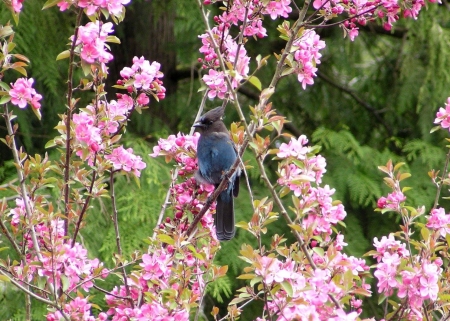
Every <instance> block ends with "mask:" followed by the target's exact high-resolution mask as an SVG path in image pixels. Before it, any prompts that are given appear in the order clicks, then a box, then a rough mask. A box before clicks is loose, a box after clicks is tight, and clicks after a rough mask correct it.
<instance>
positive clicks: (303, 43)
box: [293, 29, 325, 89]
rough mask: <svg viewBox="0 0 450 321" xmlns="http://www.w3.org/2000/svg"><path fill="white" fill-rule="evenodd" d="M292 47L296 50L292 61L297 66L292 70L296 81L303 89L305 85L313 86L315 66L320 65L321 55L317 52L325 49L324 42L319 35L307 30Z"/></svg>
mask: <svg viewBox="0 0 450 321" xmlns="http://www.w3.org/2000/svg"><path fill="white" fill-rule="evenodd" d="M293 45H294V47H298V49H297V50H296V51H295V52H294V59H295V61H296V62H297V66H296V67H295V68H294V69H295V73H296V74H297V78H298V81H299V82H300V83H301V84H302V87H303V89H306V85H312V84H314V80H313V77H316V71H317V68H316V66H317V65H318V64H320V62H321V61H320V58H321V57H322V55H321V54H320V53H319V50H321V49H323V48H325V41H322V40H320V37H319V35H318V34H317V33H316V32H315V31H314V30H313V29H307V30H305V31H304V32H303V34H302V35H301V36H300V37H299V38H297V39H296V40H295V41H294V44H293Z"/></svg>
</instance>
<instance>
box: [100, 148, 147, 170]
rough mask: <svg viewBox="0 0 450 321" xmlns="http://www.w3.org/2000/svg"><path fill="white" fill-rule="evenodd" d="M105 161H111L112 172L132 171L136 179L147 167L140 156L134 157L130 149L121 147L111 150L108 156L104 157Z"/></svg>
mask: <svg viewBox="0 0 450 321" xmlns="http://www.w3.org/2000/svg"><path fill="white" fill-rule="evenodd" d="M105 159H107V160H109V161H111V163H112V164H113V168H114V170H124V171H125V172H131V171H132V172H133V174H134V175H136V176H137V177H140V176H141V172H140V171H141V170H142V169H144V168H145V167H146V166H147V165H146V164H145V163H144V162H142V158H141V157H140V156H136V155H134V153H133V149H132V148H128V149H125V148H123V147H122V146H119V147H117V148H115V149H113V151H112V152H111V154H110V155H106V156H105Z"/></svg>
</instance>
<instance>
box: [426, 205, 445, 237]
mask: <svg viewBox="0 0 450 321" xmlns="http://www.w3.org/2000/svg"><path fill="white" fill-rule="evenodd" d="M426 227H428V228H431V229H433V230H438V231H439V234H440V235H441V236H442V237H445V236H446V235H447V234H450V215H448V214H445V210H444V209H443V208H441V207H440V208H435V209H433V210H432V211H431V213H430V216H429V217H428V221H427V224H426Z"/></svg>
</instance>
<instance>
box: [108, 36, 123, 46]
mask: <svg viewBox="0 0 450 321" xmlns="http://www.w3.org/2000/svg"><path fill="white" fill-rule="evenodd" d="M106 42H112V43H117V44H120V39H119V38H117V37H116V36H108V37H106Z"/></svg>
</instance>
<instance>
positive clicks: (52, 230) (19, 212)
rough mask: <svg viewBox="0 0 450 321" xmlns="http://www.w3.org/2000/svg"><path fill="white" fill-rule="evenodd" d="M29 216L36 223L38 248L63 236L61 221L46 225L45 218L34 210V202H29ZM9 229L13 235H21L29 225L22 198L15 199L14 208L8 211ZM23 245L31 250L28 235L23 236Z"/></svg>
mask: <svg viewBox="0 0 450 321" xmlns="http://www.w3.org/2000/svg"><path fill="white" fill-rule="evenodd" d="M29 205H30V211H31V215H33V219H34V220H35V221H36V222H40V223H37V224H35V225H34V229H35V232H36V236H37V241H38V245H39V246H47V245H48V244H47V243H48V242H49V241H51V240H53V241H54V240H57V239H61V238H62V237H63V236H64V229H63V221H62V220H61V219H52V220H50V221H49V222H48V223H47V221H48V220H47V218H46V217H45V215H44V214H42V213H40V212H39V211H37V210H36V209H35V208H34V202H32V201H29ZM10 214H11V228H12V230H13V231H14V233H16V234H17V233H23V231H24V230H25V229H26V227H27V226H28V225H29V224H30V223H29V221H28V219H27V214H26V209H25V203H24V200H23V199H22V198H16V207H15V208H12V209H11V210H10ZM23 240H24V245H26V246H27V247H28V249H33V240H32V237H31V235H30V233H24V234H23Z"/></svg>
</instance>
